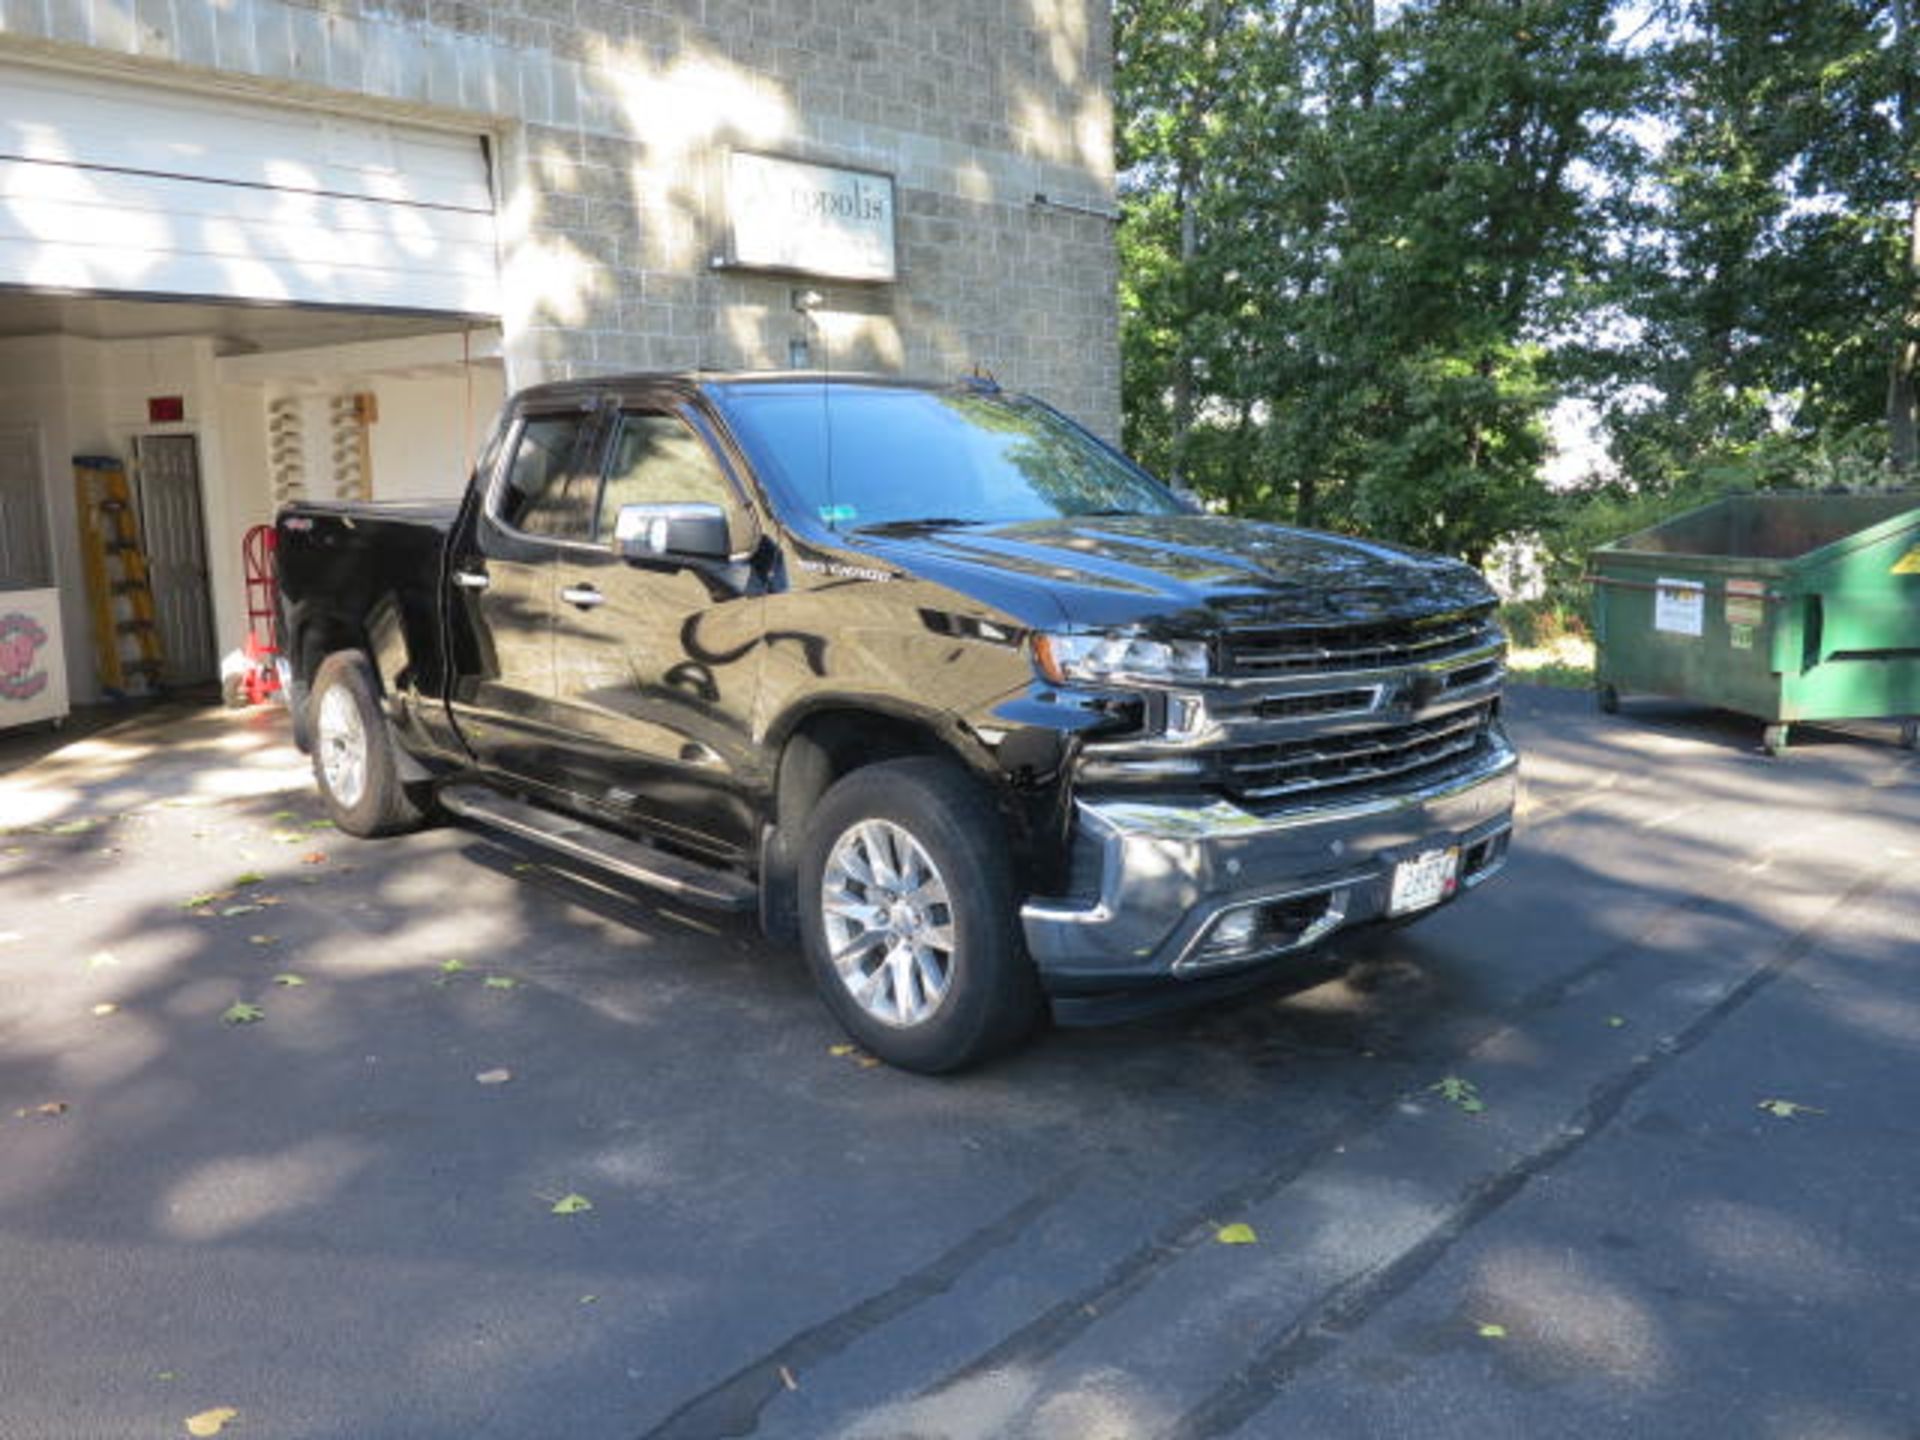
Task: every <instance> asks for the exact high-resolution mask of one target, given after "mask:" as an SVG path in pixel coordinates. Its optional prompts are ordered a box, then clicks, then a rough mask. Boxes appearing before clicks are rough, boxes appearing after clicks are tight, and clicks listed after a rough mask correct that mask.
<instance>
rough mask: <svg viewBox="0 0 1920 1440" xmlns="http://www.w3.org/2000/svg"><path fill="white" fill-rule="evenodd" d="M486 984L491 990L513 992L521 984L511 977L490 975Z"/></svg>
mask: <svg viewBox="0 0 1920 1440" xmlns="http://www.w3.org/2000/svg"><path fill="white" fill-rule="evenodd" d="M484 983H485V985H486V987H487V989H489V990H511V989H513V988H514V987H515V986H516V985H518V984H519V983H520V982H519V981H518V980H516V979H514V978H513V977H512V976H511V975H489V976H487V978H486V980H485V982H484Z"/></svg>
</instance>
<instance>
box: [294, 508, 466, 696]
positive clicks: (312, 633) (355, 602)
mask: <svg viewBox="0 0 1920 1440" xmlns="http://www.w3.org/2000/svg"><path fill="white" fill-rule="evenodd" d="M459 511H460V505H459V502H457V501H383V502H376V501H360V500H353V501H348V500H302V501H298V502H296V503H294V504H292V505H288V506H285V507H284V508H283V509H282V510H281V511H280V514H279V516H278V517H277V520H276V529H277V532H278V553H277V555H276V556H275V559H276V563H277V566H278V570H279V575H280V604H281V612H282V620H283V625H284V628H283V633H285V634H288V635H299V636H301V637H303V640H302V643H303V644H304V645H307V646H309V647H319V648H320V650H321V651H322V653H324V651H325V650H329V649H336V648H342V647H349V648H364V649H366V651H367V652H368V654H369V655H370V656H371V658H372V659H373V662H374V665H375V667H376V668H377V669H378V670H379V672H380V676H381V679H382V681H383V682H384V683H385V685H386V686H387V693H388V694H390V695H395V696H406V697H408V698H409V699H410V700H412V701H429V702H432V701H438V700H440V699H442V698H444V696H445V693H446V690H445V684H446V674H445V671H446V665H445V659H444V656H445V648H444V645H443V643H442V634H443V625H442V616H441V598H440V596H441V583H442V582H441V573H440V572H441V568H442V565H443V564H444V557H445V552H446V545H447V536H448V534H449V533H450V532H451V530H452V528H453V525H454V522H455V519H456V518H457V516H458V515H459ZM289 658H290V659H292V660H293V661H294V663H295V669H296V672H297V673H298V674H299V675H301V676H303V677H304V676H310V675H311V674H312V669H313V662H312V657H302V656H292V657H289ZM296 698H298V697H296Z"/></svg>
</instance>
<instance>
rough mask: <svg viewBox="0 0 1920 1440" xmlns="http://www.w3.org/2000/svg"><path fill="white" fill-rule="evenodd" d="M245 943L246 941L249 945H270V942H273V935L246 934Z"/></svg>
mask: <svg viewBox="0 0 1920 1440" xmlns="http://www.w3.org/2000/svg"><path fill="white" fill-rule="evenodd" d="M247 943H248V944H249V945H271V944H273V936H271V935H249V936H247Z"/></svg>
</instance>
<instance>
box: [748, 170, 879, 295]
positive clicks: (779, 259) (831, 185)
mask: <svg viewBox="0 0 1920 1440" xmlns="http://www.w3.org/2000/svg"><path fill="white" fill-rule="evenodd" d="M725 207H726V220H727V236H726V244H725V248H724V250H723V253H722V254H720V255H719V256H717V257H716V263H718V264H720V265H722V266H726V267H729V268H735V267H737V268H739V269H744V270H778V271H783V272H785V273H787V274H791V275H818V276H821V277H823V278H825V279H829V280H882V281H884V280H893V279H895V278H897V276H898V274H899V269H898V265H897V263H896V260H895V246H894V233H893V177H892V176H891V175H881V174H877V173H875V172H873V171H869V170H848V169H844V168H842V167H840V166H837V165H810V164H808V163H806V162H805V161H801V160H782V159H780V158H778V157H776V156H772V155H755V154H753V153H752V152H751V151H747V150H734V151H731V152H730V153H729V154H728V155H727V162H726V186H725Z"/></svg>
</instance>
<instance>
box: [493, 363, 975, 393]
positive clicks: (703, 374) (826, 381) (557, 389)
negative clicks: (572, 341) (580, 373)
mask: <svg viewBox="0 0 1920 1440" xmlns="http://www.w3.org/2000/svg"><path fill="white" fill-rule="evenodd" d="M749 385H751V386H756V387H757V386H767V385H782V386H784V385H835V386H840V385H844V386H848V387H860V388H869V387H879V388H886V389H893V390H972V391H976V392H982V391H983V392H985V393H988V394H998V393H1000V386H999V384H998V383H997V382H996V381H994V380H993V379H991V378H990V377H986V376H979V377H975V376H966V377H962V378H960V379H957V380H921V379H915V378H912V377H909V376H900V375H879V374H873V373H869V372H866V371H855V370H657V371H656V370H646V371H631V372H627V373H622V374H612V375H594V376H589V377H585V378H581V379H577V380H552V381H548V382H547V383H546V384H544V385H530V386H528V387H527V388H526V389H524V390H521V391H519V392H517V394H516V396H515V398H516V399H518V400H528V399H532V400H564V399H567V398H568V397H570V396H574V395H582V396H584V395H588V394H591V393H594V392H597V391H603V390H609V389H613V390H618V389H621V388H623V387H629V386H630V387H632V388H634V389H642V388H658V387H660V386H671V387H674V388H678V389H684V390H698V389H711V388H721V389H730V388H733V387H736V386H749Z"/></svg>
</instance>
